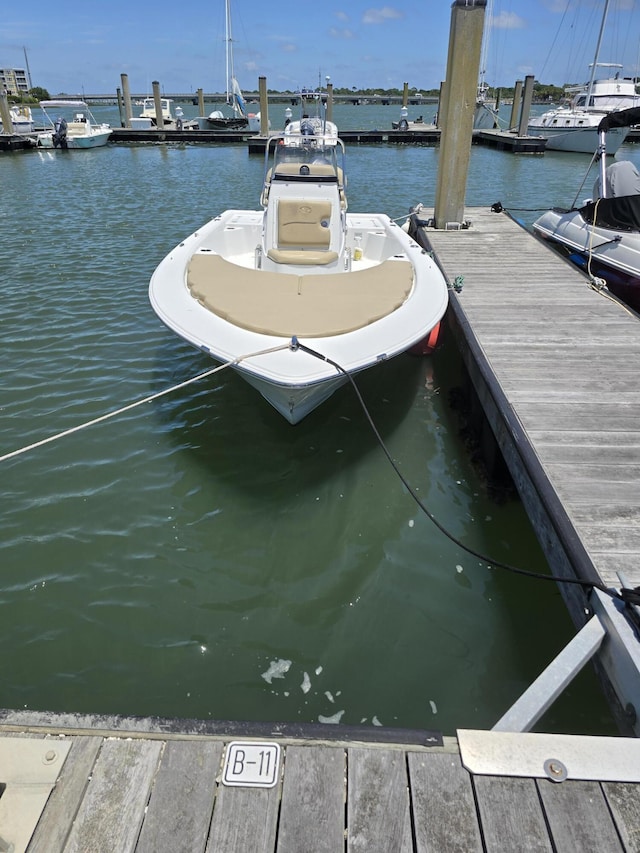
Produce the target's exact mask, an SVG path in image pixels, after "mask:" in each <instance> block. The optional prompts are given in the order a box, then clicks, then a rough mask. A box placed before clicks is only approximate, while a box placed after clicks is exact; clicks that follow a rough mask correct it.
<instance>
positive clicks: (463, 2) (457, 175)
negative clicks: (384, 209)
mask: <svg viewBox="0 0 640 853" xmlns="http://www.w3.org/2000/svg"><path fill="white" fill-rule="evenodd" d="M486 5H487V0H454V2H453V3H452V5H451V32H450V35H449V55H448V58H447V75H446V83H447V85H446V89H445V93H444V94H445V98H444V104H443V102H442V101H441V109H442V107H443V106H444V112H443V115H442V117H441V121H442V134H441V137H440V154H439V165H438V178H437V183H436V199H435V221H436V228H445V227H446V225H447V223H457V224H460V223H462V222H463V220H464V196H465V191H466V187H467V175H468V172H469V160H470V158H471V137H472V133H473V116H474V112H475V106H476V95H477V91H478V78H479V74H480V52H481V48H482V30H483V27H484V13H485V8H486Z"/></svg>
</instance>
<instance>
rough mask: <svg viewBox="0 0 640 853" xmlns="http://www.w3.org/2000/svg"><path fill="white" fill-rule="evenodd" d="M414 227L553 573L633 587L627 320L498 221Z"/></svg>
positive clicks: (637, 472)
mask: <svg viewBox="0 0 640 853" xmlns="http://www.w3.org/2000/svg"><path fill="white" fill-rule="evenodd" d="M465 218H466V219H468V220H469V221H470V222H471V227H470V228H469V229H468V230H460V231H435V230H433V229H429V228H426V229H423V231H422V233H423V234H424V235H425V236H426V237H427V238H428V241H429V242H430V244H431V246H432V247H433V249H434V251H435V254H436V256H437V258H438V260H439V262H440V263H441V265H442V267H443V268H444V270H445V271H446V273H447V275H448V277H449V280H450V281H451V282H452V283H453V281H454V279H456V277H458V276H462V279H463V284H462V290H461V292H460V293H459V294H456V293H453V292H452V294H451V306H450V312H449V319H450V323H451V326H452V327H453V328H454V331H455V334H456V336H457V339H458V342H459V345H460V348H461V350H462V352H463V356H464V358H465V362H466V365H467V368H468V369H469V371H470V374H471V378H472V381H473V383H474V384H475V386H476V389H477V391H478V393H479V395H480V397H481V400H482V402H483V406H484V408H485V411H486V413H487V416H488V418H489V421H490V423H491V426H492V428H493V431H494V433H495V434H496V436H497V438H498V443H499V444H500V446H501V449H502V451H503V454H504V456H505V459H506V461H507V463H508V465H509V467H510V469H511V473H512V475H513V477H514V479H515V482H516V485H518V488H519V490H520V493H521V496H522V498H523V502H524V503H525V506H526V507H527V509H528V511H529V515H530V517H531V518H532V521H533V524H534V526H535V528H536V530H537V531H538V535H539V538H540V539H541V543H542V545H543V548H545V551H546V556H547V559H548V560H549V562H550V565H551V567H552V569H553V570H554V571H560V572H561V573H562V572H566V573H568V574H571V573H574V574H575V575H577V576H579V577H582V578H585V579H587V580H593V579H594V578H595V579H600V580H601V581H602V582H604V583H605V584H606V585H609V586H614V587H616V588H617V587H619V586H620V582H619V580H618V577H617V575H616V572H617V571H620V570H621V571H623V572H624V574H625V575H626V577H627V580H628V582H629V583H630V584H631V585H632V586H636V585H638V584H640V384H639V382H638V377H640V320H639V319H638V318H637V316H635V315H633V314H631V313H630V312H628V311H626V310H625V309H624V308H623V307H621V306H620V305H619V304H618V303H616V302H614V301H611V300H609V299H607V298H606V297H605V296H603V295H602V294H599V293H597V292H596V291H594V290H593V289H592V288H591V287H590V286H589V284H588V282H587V280H586V278H585V277H584V276H583V275H582V274H581V273H580V272H579V271H577V270H576V269H575V268H574V267H573V266H571V264H569V262H567V261H565V260H563V259H562V258H560V257H559V256H558V255H557V254H556V253H555V252H553V251H552V250H551V249H549V248H548V247H547V246H545V245H543V244H542V243H540V242H539V241H538V240H537V239H536V238H535V237H534V236H533V235H532V234H531V233H529V232H528V231H526V230H525V229H523V228H521V227H520V226H519V225H518V224H517V223H516V222H514V221H513V220H512V219H511V218H510V217H509V216H507V215H506V214H504V213H501V214H500V213H499V214H496V213H493V212H491V210H490V209H489V208H487V209H476V208H474V209H468V210H466V211H465Z"/></svg>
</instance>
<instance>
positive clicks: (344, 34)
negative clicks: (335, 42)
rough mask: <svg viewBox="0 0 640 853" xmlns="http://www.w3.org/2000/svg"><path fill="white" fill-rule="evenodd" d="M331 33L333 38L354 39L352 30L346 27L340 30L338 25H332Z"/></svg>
mask: <svg viewBox="0 0 640 853" xmlns="http://www.w3.org/2000/svg"><path fill="white" fill-rule="evenodd" d="M329 35H330V36H331V38H334V39H352V38H354V34H353V32H352V30H349V29H346V28H345V29H343V30H340V29H338V28H337V27H331V29H330V30H329Z"/></svg>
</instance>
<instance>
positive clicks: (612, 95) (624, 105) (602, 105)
mask: <svg viewBox="0 0 640 853" xmlns="http://www.w3.org/2000/svg"><path fill="white" fill-rule="evenodd" d="M609 3H610V0H605V3H604V6H603V10H602V20H601V22H600V32H599V34H598V40H597V44H596V50H595V56H594V59H593V63H592V64H591V76H590V79H589V82H588V83H585V84H584V85H583V86H578V87H573V88H569V89H568V90H567V94H572V95H573V98H572V100H571V103H570V105H569V106H568V107H567V106H562V107H554V108H553V109H550V110H547V111H546V112H544V113H543V114H542V115H540V116H535V117H533V118H530V119H529V126H528V130H527V133H528V134H529V135H530V136H542V137H544V138H545V139H546V140H547V142H546V149H547V150H548V151H570V152H576V153H578V154H591V155H593V154H594V153H595V151H596V150H597V148H598V143H599V135H598V125H599V124H600V121H601V120H602V119H603V118H604V116H606V115H608V114H609V113H611V112H615V111H618V110H625V109H633V108H634V107H637V106H640V97H639V96H638V95H637V93H636V82H635V79H632V78H624V77H623V78H621V77H620V73H619V71H618V72H617V73H616V74H615V75H614V76H613V77H608V78H606V79H600V80H597V79H596V74H597V71H598V67H601V66H603V65H604V66H606V67H609V68H611V67H615V68H621V67H622V66H620V65H611V64H610V63H601V62H600V61H599V56H600V46H601V44H602V36H603V34H604V29H605V24H606V20H607V13H608V11H609ZM628 132H629V128H628V127H612V128H611V131H610V133H609V137H608V139H607V154H609V155H610V156H614V155H615V154H616V152H617V150H618V148H619V147H620V146H621V145H622V143H623V142H624V140H625V139H626V137H627V134H628Z"/></svg>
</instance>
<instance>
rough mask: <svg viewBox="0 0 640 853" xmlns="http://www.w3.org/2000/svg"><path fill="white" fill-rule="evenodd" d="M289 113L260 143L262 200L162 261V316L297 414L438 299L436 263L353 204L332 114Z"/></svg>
mask: <svg viewBox="0 0 640 853" xmlns="http://www.w3.org/2000/svg"><path fill="white" fill-rule="evenodd" d="M317 122H318V119H317V118H316V117H313V118H310V117H308V116H307V117H303V118H302V119H300V121H296V122H290V123H289V125H288V126H287V128H286V129H285V132H284V133H282V134H279V135H275V136H272V137H271V139H270V141H269V145H268V146H267V151H266V160H265V177H264V182H263V188H262V194H261V205H262V210H227V211H225V212H223V213H221V214H220V215H219V216H216V217H215V218H214V219H212V220H211V221H210V222H208V223H206V224H205V225H203V226H202V227H201V228H199V229H198V230H197V231H196V232H195V233H193V234H192V235H191V236H189V237H187V238H186V239H185V240H183V241H182V242H181V243H180V244H179V245H178V246H176V247H175V248H174V249H173V250H172V251H171V252H169V254H168V255H167V256H166V257H165V258H164V260H162V261H161V263H160V264H159V266H158V267H157V269H156V270H155V272H154V273H153V276H152V278H151V282H150V286H149V297H150V301H151V305H152V307H153V309H154V311H155V312H156V314H157V315H158V317H159V318H160V319H161V320H162V322H163V323H165V325H167V326H168V327H169V328H170V329H172V330H173V331H174V332H175V333H176V334H178V335H179V336H181V337H182V338H184V339H185V340H187V341H188V342H189V343H190V344H192V345H193V346H195V347H197V348H198V349H200V350H202V351H204V352H206V353H208V354H209V355H210V356H211V357H212V358H213V359H215V360H216V361H218V362H221V363H229V364H230V365H231V366H232V367H233V368H234V369H235V370H237V371H238V372H239V373H240V374H241V375H242V376H243V378H244V379H245V380H246V381H247V382H248V383H249V384H251V385H253V386H254V387H255V388H256V389H257V390H258V391H259V392H260V393H261V394H262V395H263V396H264V397H265V398H266V399H267V400H268V401H269V403H271V405H273V406H274V407H275V408H276V409H277V410H278V411H279V412H280V413H281V414H282V415H283V416H284V417H285V418H286V419H287V420H288V421H290V422H291V423H297V422H298V421H300V420H301V419H302V418H303V417H305V416H306V415H307V414H309V413H310V412H311V411H313V410H314V409H315V408H316V407H317V406H319V405H320V404H321V403H322V402H323V401H324V400H326V399H327V398H328V397H329V396H330V395H331V394H332V393H333V392H334V391H335V390H336V389H337V388H338V387H339V386H341V385H342V384H344V383H345V382H346V381H348V374H352V373H357V372H358V371H361V370H364V369H366V368H369V367H371V366H372V365H374V364H377V363H378V362H380V361H383V360H385V359H388V358H392V357H393V356H395V355H397V354H399V353H402V352H405V351H407V350H409V349H410V348H411V347H412V346H413V345H414V344H416V343H417V342H419V341H421V340H423V339H424V338H425V337H427V336H429V334H430V332H431V331H432V330H433V329H434V327H435V326H437V324H438V323H439V321H440V320H441V318H442V316H443V314H444V312H445V310H446V307H447V304H448V292H447V285H446V282H445V280H444V278H443V276H442V273H441V272H440V270H439V268H438V266H437V264H436V263H435V262H434V261H433V259H432V258H430V257H429V255H428V254H426V253H425V252H424V251H423V250H422V249H421V247H420V246H419V245H418V244H417V243H416V242H415V241H414V240H413V239H412V238H411V237H410V236H409V234H408V233H407V232H406V231H405V230H404V229H402V228H401V227H400V226H399V225H397V224H396V223H395V222H393V221H392V220H391V219H390V218H389V217H388V216H387V215H385V214H382V213H348V212H347V198H346V178H345V169H344V146H343V144H342V141H341V140H340V139H339V137H338V133H337V128H336V126H335V125H333V124H332V123H331V122H324V123H322V124H318V123H317Z"/></svg>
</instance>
